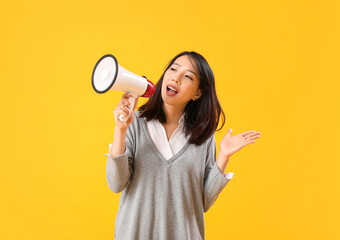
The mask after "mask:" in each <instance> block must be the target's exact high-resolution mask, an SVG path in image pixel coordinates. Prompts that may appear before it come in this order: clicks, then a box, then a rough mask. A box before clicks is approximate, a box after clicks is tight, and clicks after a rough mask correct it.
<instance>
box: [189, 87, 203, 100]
mask: <svg viewBox="0 0 340 240" xmlns="http://www.w3.org/2000/svg"><path fill="white" fill-rule="evenodd" d="M202 92H203V90H202V89H198V90H197V91H196V93H195V95H194V97H193V98H192V100H194V101H195V100H197V99H199V98H200V97H201V96H202Z"/></svg>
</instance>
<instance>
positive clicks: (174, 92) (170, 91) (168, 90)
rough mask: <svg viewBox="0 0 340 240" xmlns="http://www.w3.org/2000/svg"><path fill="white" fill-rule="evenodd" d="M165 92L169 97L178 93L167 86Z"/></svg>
mask: <svg viewBox="0 0 340 240" xmlns="http://www.w3.org/2000/svg"><path fill="white" fill-rule="evenodd" d="M166 91H167V93H168V94H169V95H175V94H177V93H178V92H177V90H176V89H175V88H173V87H171V86H167V87H166Z"/></svg>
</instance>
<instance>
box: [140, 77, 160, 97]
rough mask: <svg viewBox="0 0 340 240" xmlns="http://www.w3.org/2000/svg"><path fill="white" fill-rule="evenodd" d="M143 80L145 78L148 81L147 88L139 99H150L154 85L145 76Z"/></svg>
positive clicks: (154, 88)
mask: <svg viewBox="0 0 340 240" xmlns="http://www.w3.org/2000/svg"><path fill="white" fill-rule="evenodd" d="M143 78H145V79H146V80H147V81H148V88H147V89H146V91H145V93H144V94H143V95H142V96H141V97H145V98H148V97H151V96H152V94H153V93H154V92H155V90H156V87H155V85H154V84H153V83H152V82H151V81H150V80H149V79H147V78H146V77H145V76H143Z"/></svg>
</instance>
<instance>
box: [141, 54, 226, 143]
mask: <svg viewBox="0 0 340 240" xmlns="http://www.w3.org/2000/svg"><path fill="white" fill-rule="evenodd" d="M184 55H187V56H188V57H189V59H190V60H193V61H194V62H195V63H196V67H197V68H196V71H197V72H198V75H199V77H198V78H199V89H202V90H203V91H202V95H201V97H200V98H199V99H197V100H195V101H193V100H190V101H189V102H188V104H187V105H186V107H185V110H184V111H185V115H184V132H185V135H186V136H187V135H188V134H191V136H190V138H189V143H193V144H196V145H201V144H202V143H204V142H205V141H206V140H207V139H208V138H209V137H210V136H211V135H212V134H214V132H215V131H219V130H221V129H222V127H223V126H224V123H225V115H224V112H223V110H222V108H221V105H220V103H219V101H218V99H217V95H216V89H215V78H214V74H213V72H212V70H211V68H210V66H209V64H208V62H207V61H206V60H205V58H204V57H203V56H202V55H200V54H198V53H197V52H193V51H191V52H188V51H184V52H181V53H179V54H178V55H177V56H175V57H174V58H173V59H172V60H170V62H169V63H168V64H167V66H166V68H165V70H164V72H163V74H162V76H161V77H160V79H159V81H158V82H157V84H156V90H155V92H154V94H153V95H152V96H151V97H150V98H149V101H148V102H146V103H145V104H144V105H142V106H141V107H140V108H139V111H140V112H141V115H140V117H145V118H146V120H147V121H150V120H152V119H158V120H159V122H161V123H166V117H165V114H164V112H163V107H162V106H163V99H162V95H161V90H162V83H163V77H164V74H165V72H166V71H167V70H168V69H169V68H170V67H171V65H172V64H173V63H174V62H175V61H176V59H177V58H179V57H181V56H184ZM220 115H222V116H223V121H222V126H221V127H220V128H219V129H217V127H218V123H219V120H220ZM216 129H217V130H216Z"/></svg>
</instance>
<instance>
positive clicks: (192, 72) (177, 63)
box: [173, 63, 197, 77]
mask: <svg viewBox="0 0 340 240" xmlns="http://www.w3.org/2000/svg"><path fill="white" fill-rule="evenodd" d="M175 64H176V65H178V66H180V67H182V66H181V65H179V64H178V63H174V64H173V65H175ZM187 70H188V71H189V72H192V73H193V74H195V76H196V73H195V72H194V71H192V70H190V69H187ZM196 77H197V76H196Z"/></svg>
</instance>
